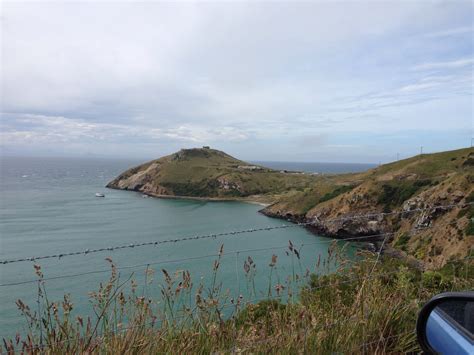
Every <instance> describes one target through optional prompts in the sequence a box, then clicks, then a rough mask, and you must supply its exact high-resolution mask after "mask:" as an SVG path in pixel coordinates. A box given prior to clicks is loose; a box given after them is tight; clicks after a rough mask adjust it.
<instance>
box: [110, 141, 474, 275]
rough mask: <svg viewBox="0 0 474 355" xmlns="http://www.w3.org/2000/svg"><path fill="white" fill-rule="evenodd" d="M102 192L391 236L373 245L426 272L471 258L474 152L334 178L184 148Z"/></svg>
mask: <svg viewBox="0 0 474 355" xmlns="http://www.w3.org/2000/svg"><path fill="white" fill-rule="evenodd" d="M107 187H109V188H114V189H123V190H133V191H138V192H141V193H144V194H147V195H150V196H155V197H165V198H199V199H210V200H244V201H253V202H260V203H265V204H267V206H266V207H265V208H264V209H263V210H262V211H261V212H262V213H264V214H266V215H268V216H270V217H276V218H283V219H286V220H291V221H293V222H308V223H310V224H311V227H309V228H310V230H311V231H313V232H315V233H317V234H319V235H325V236H329V237H333V238H341V239H344V238H352V237H360V236H374V235H380V234H381V235H384V236H388V237H387V238H385V237H384V238H379V239H378V240H377V238H375V239H374V238H371V239H370V240H371V241H372V242H373V241H377V242H378V243H379V244H381V243H383V242H386V243H384V245H385V247H386V251H387V252H392V253H394V254H398V255H399V256H401V257H404V258H411V259H413V261H414V262H417V263H420V264H422V265H423V266H424V267H428V268H439V267H441V266H443V265H444V264H446V262H448V261H449V260H453V259H461V258H465V257H466V256H468V255H470V254H472V252H473V251H474V237H473V234H474V222H473V218H474V205H473V204H472V203H473V202H474V148H468V149H460V150H455V151H449V152H442V153H435V154H423V155H418V156H415V157H412V158H409V159H405V160H401V161H397V162H394V163H390V164H386V165H382V166H380V167H378V168H375V169H371V170H368V171H366V172H363V173H357V174H338V175H313V174H310V173H297V172H288V171H276V170H273V169H269V168H266V167H263V166H259V165H255V164H250V163H247V162H244V161H241V160H238V159H236V158H233V157H232V156H230V155H228V154H226V153H224V152H221V151H219V150H215V149H210V148H209V147H203V148H194V149H182V150H180V151H179V152H177V153H174V154H171V155H168V156H165V157H162V158H160V159H157V160H153V161H150V162H147V163H145V164H142V165H140V166H137V167H135V168H132V169H130V170H127V171H125V172H124V173H122V174H121V175H119V176H118V177H117V178H116V179H114V180H113V181H111V182H110V183H109V184H108V185H107ZM368 215H369V216H368ZM370 215H372V216H370ZM360 216H365V217H360ZM414 231H415V232H414ZM385 239H386V240H385Z"/></svg>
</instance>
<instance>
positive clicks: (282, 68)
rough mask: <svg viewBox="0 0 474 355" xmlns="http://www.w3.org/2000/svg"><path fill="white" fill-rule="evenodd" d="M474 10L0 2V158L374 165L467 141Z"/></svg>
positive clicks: (413, 5)
mask: <svg viewBox="0 0 474 355" xmlns="http://www.w3.org/2000/svg"><path fill="white" fill-rule="evenodd" d="M473 18H474V2H472V1H453V0H450V1H428V0H419V1H394V2H390V1H312V2H311V1H310V2H294V1H292V2H272V1H266V2H243V1H242V2H237V1H220V2H200V1H197V2H191V1H187V2H184V1H179V2H157V1H145V2H129V1H121V2H116V1H80V2H69V1H68V2H66V1H53V2H41V1H26V2H18V1H14V2H13V1H8V0H7V1H3V2H2V3H1V17H0V21H1V39H0V40H1V63H0V64H1V74H0V75H1V77H0V81H1V92H0V94H1V95H0V96H1V101H0V111H1V113H0V153H1V155H3V156H71V157H114V158H134V159H143V160H147V159H151V158H157V157H160V156H162V155H165V154H170V153H172V152H174V151H177V150H179V149H181V148H190V147H200V146H203V145H210V146H211V147H213V148H216V149H220V150H224V151H226V152H227V153H229V154H231V155H234V156H236V157H238V158H240V159H246V160H253V161H255V160H260V161H268V160H273V161H307V162H352V163H355V162H361V163H379V162H388V161H393V160H395V159H396V158H397V154H398V156H399V157H400V158H404V157H408V156H413V155H416V154H418V153H419V152H420V147H421V146H423V151H424V152H436V151H443V150H450V149H457V148H463V147H468V146H470V144H471V138H472V137H473V130H474V118H473V111H474V106H473V97H472V96H473V68H474V56H473V48H474V32H473V31H474V24H473Z"/></svg>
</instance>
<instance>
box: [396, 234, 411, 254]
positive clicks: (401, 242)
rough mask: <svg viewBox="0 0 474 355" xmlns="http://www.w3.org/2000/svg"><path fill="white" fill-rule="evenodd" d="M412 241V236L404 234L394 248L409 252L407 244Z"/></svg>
mask: <svg viewBox="0 0 474 355" xmlns="http://www.w3.org/2000/svg"><path fill="white" fill-rule="evenodd" d="M409 240H410V234H408V233H403V234H402V235H401V236H400V237H398V239H397V241H396V242H395V244H394V246H395V247H397V248H400V249H402V250H404V251H407V244H408V242H409Z"/></svg>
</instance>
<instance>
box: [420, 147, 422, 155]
mask: <svg viewBox="0 0 474 355" xmlns="http://www.w3.org/2000/svg"><path fill="white" fill-rule="evenodd" d="M420 155H423V146H421V147H420Z"/></svg>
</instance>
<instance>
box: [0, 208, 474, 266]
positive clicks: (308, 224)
mask: <svg viewBox="0 0 474 355" xmlns="http://www.w3.org/2000/svg"><path fill="white" fill-rule="evenodd" d="M470 205H474V202H466V203H463V204H447V205H433V206H429V207H423V208H413V209H410V210H406V211H393V212H377V213H368V214H362V215H353V216H347V217H338V218H330V219H324V220H319V219H317V218H316V219H315V220H313V221H309V222H300V223H292V224H283V225H279V226H269V227H258V228H249V229H244V230H236V231H228V232H221V233H212V234H204V235H195V236H189V237H181V238H174V239H165V240H155V241H148V242H142V243H129V244H124V245H119V246H109V247H103V248H96V249H85V250H76V251H71V252H64V253H56V254H50V255H39V256H30V257H20V258H17V259H6V260H0V264H3V265H6V264H12V263H19V262H27V261H38V260H44V259H62V258H65V257H68V256H77V255H88V254H93V253H100V252H106V251H114V250H120V249H130V248H138V247H143V246H156V245H160V244H166V243H180V242H185V241H191V240H202V239H216V238H220V237H232V236H237V235H242V234H248V233H256V232H264V231H272V230H277V229H286V228H295V227H311V226H313V227H315V226H320V225H322V224H323V223H334V222H346V221H354V220H359V219H373V218H376V217H386V216H392V215H404V216H407V215H410V214H412V213H417V212H426V211H431V210H435V211H436V210H446V209H452V208H455V207H460V208H463V207H467V206H470ZM366 237H372V236H371V235H369V236H366ZM344 239H345V240H350V239H351V238H344ZM360 239H362V238H360Z"/></svg>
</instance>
